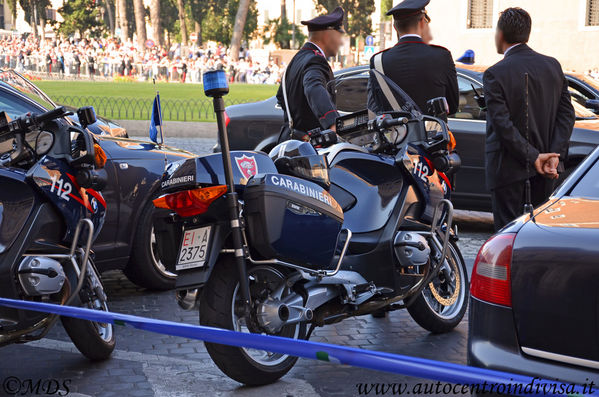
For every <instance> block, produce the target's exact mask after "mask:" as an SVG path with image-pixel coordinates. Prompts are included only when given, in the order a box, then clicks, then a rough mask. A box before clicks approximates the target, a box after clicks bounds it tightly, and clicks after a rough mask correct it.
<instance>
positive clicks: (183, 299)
mask: <svg viewBox="0 0 599 397" xmlns="http://www.w3.org/2000/svg"><path fill="white" fill-rule="evenodd" d="M175 296H176V298H177V303H178V304H179V307H180V308H181V309H183V310H195V309H197V308H198V307H199V306H200V291H199V289H197V288H194V289H184V290H181V291H177V292H176V293H175Z"/></svg>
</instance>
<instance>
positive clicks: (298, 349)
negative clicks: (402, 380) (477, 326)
mask: <svg viewBox="0 0 599 397" xmlns="http://www.w3.org/2000/svg"><path fill="white" fill-rule="evenodd" d="M0 305H2V306H6V307H11V308H15V309H23V310H33V311H38V312H45V313H53V314H58V315H61V316H67V317H74V318H79V319H82V320H89V321H96V322H103V323H110V324H115V325H123V326H130V327H133V328H137V329H141V330H145V331H151V332H156V333H160V334H164V335H172V336H179V337H183V338H189V339H196V340H201V341H205V342H212V343H219V344H223V345H230V346H237V347H245V348H253V349H259V350H266V351H270V352H274V353H280V354H289V355H291V356H297V357H303V358H308V359H313V360H321V361H328V362H333V363H339V364H345V365H351V366H354V367H361V368H367V369H374V370H378V371H384V372H391V373H395V374H401V375H408V376H413V377H416V378H423V379H429V380H436V381H440V382H447V383H454V384H461V385H481V384H483V382H486V384H487V385H490V384H497V385H498V384H503V385H506V387H507V386H508V385H511V386H512V389H511V390H515V391H516V392H514V393H512V392H510V393H509V394H513V395H525V396H526V395H531V394H530V393H528V391H527V389H526V388H524V389H522V390H523V392H522V393H518V391H520V390H519V389H513V387H515V386H517V385H522V386H526V385H530V384H533V385H534V388H533V389H532V390H533V392H536V393H535V394H541V393H542V395H546V396H564V395H599V391H598V390H597V389H593V390H592V391H589V390H586V391H583V388H582V386H576V388H575V389H574V390H570V389H568V390H565V389H564V387H566V386H568V385H564V384H562V383H559V382H556V381H550V380H544V379H539V378H532V377H529V376H524V375H516V374H510V373H507V372H501V371H494V370H489V369H484V368H476V367H469V366H466V365H460V364H454V363H448V362H443V361H435V360H429V359H424V358H418V357H409V356H403V355H399V354H391V353H384V352H378V351H370V350H363V349H356V348H352V347H346V346H338V345H331V344H328V343H320V342H311V341H306V340H297V339H290V338H283V337H279V336H271V335H260V334H249V333H241V332H236V331H230V330H225V329H220V328H212V327H205V326H201V325H191V324H181V323H176V322H172V321H164V320H154V319H149V318H144V317H138V316H132V315H128V314H119V313H110V312H103V311H98V310H92V309H86V308H80V307H73V306H60V305H54V304H50V303H41V302H31V301H22V300H14V299H6V298H0ZM587 389H588V387H587ZM539 390H540V393H539ZM564 391H567V392H568V394H566V393H565V392H564ZM583 392H584V394H583ZM504 394H508V392H507V389H506V391H505V393H504Z"/></svg>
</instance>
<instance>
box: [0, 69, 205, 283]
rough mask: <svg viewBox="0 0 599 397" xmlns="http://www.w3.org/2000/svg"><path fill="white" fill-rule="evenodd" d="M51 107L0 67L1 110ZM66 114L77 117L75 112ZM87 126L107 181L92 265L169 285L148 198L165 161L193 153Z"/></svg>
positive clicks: (103, 123)
mask: <svg viewBox="0 0 599 397" xmlns="http://www.w3.org/2000/svg"><path fill="white" fill-rule="evenodd" d="M54 107H56V105H55V104H54V102H52V100H51V99H50V98H49V97H48V96H46V95H45V94H44V93H43V92H42V91H40V90H39V89H38V88H37V87H35V86H34V85H33V84H32V83H30V82H29V81H28V80H27V79H25V78H24V77H22V76H20V75H19V74H18V73H15V72H13V71H0V111H5V112H6V113H7V114H8V115H9V116H10V117H11V118H15V117H18V116H20V115H22V114H24V113H27V112H33V113H41V112H44V111H46V110H47V109H52V108H54ZM71 119H72V120H71V121H73V119H74V121H76V117H74V116H71ZM88 129H89V130H90V131H92V132H93V133H94V136H95V139H96V141H97V142H98V143H99V145H100V146H101V147H102V149H104V151H105V152H106V154H107V156H108V160H107V162H106V166H105V170H106V172H107V174H108V185H107V187H106V188H105V189H104V190H103V191H102V194H103V195H104V198H105V199H106V202H107V204H108V208H107V213H106V219H105V223H104V226H103V228H102V230H101V232H100V235H99V236H98V238H97V240H96V243H95V245H94V247H93V250H94V254H95V262H96V265H97V266H98V268H99V270H100V271H106V270H112V269H123V270H124V271H125V274H126V275H127V276H128V278H129V279H130V280H131V281H133V282H135V283H136V284H138V285H140V286H142V287H146V288H152V289H170V288H172V287H173V286H174V281H175V279H174V277H175V275H174V274H172V273H170V272H168V271H167V270H166V269H165V267H164V266H163V265H162V263H161V262H160V261H159V260H158V259H157V256H156V255H155V238H154V232H153V227H152V212H153V211H154V206H153V204H152V201H151V199H152V198H154V197H153V196H154V195H155V192H156V191H157V190H158V188H159V184H160V178H161V177H162V173H163V171H164V167H165V163H166V162H172V161H178V160H181V159H183V158H189V157H195V155H194V154H192V153H190V152H186V151H183V150H179V149H174V148H170V147H166V146H159V145H156V144H154V143H152V142H147V141H141V140H133V139H127V138H119V137H118V136H126V131H124V130H122V131H121V130H120V127H119V126H118V125H116V124H114V123H112V122H110V121H108V120H105V119H99V120H98V121H97V122H96V123H94V124H92V125H90V126H89V127H88ZM115 135H116V136H115Z"/></svg>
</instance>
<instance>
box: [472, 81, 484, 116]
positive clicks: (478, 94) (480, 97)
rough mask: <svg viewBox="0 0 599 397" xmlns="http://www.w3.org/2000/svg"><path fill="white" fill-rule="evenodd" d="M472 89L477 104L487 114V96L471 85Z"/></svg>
mask: <svg viewBox="0 0 599 397" xmlns="http://www.w3.org/2000/svg"><path fill="white" fill-rule="evenodd" d="M470 86H471V87H472V91H474V100H475V101H476V104H477V105H478V107H479V108H480V110H482V111H484V112H486V111H487V101H485V95H484V94H483V93H482V92H479V91H478V90H477V89H476V87H475V86H474V84H470Z"/></svg>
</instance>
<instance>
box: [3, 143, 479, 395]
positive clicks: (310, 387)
mask: <svg viewBox="0 0 599 397" xmlns="http://www.w3.org/2000/svg"><path fill="white" fill-rule="evenodd" d="M171 140H172V142H169V143H170V144H171V145H173V146H180V147H184V148H187V149H191V150H193V151H197V152H201V151H204V150H206V148H207V147H208V148H209V147H211V146H212V144H211V143H210V142H208V141H209V140H206V141H200V140H197V139H193V140H181V142H177V141H178V139H177V138H171V139H170V140H169V141H171ZM189 141H191V142H189ZM184 144H185V145H184ZM460 216H461V217H462V218H463V219H465V221H464V225H465V226H462V227H461V230H462V232H461V239H460V242H459V245H460V248H461V250H462V252H463V254H464V257H465V259H466V262H467V264H468V268H469V272H471V269H472V264H473V261H474V257H475V256H476V253H477V251H478V248H479V247H480V245H481V244H482V243H483V242H484V240H485V239H486V238H488V236H489V235H490V232H489V231H477V232H469V231H468V225H469V222H471V221H472V219H474V220H475V223H477V225H479V224H480V223H481V222H482V223H485V222H487V223H488V215H485V214H478V215H477V214H472V213H464V214H461V215H460ZM469 219H470V220H469ZM485 219H486V220H485ZM476 230H480V228H478V227H477V228H476ZM103 279H104V282H105V286H106V290H107V293H108V295H109V297H110V308H111V310H112V311H114V312H119V313H127V314H134V315H139V316H146V317H151V318H156V319H164V320H172V321H179V322H184V323H190V324H197V323H198V313H197V312H186V311H183V310H182V309H180V308H179V307H178V306H177V304H176V302H175V299H174V296H173V292H152V291H147V290H144V289H141V288H138V287H136V286H135V285H133V284H131V283H130V282H129V281H128V280H127V279H126V278H125V277H124V276H123V274H122V273H121V272H120V271H113V272H107V273H105V274H104V275H103ZM467 329H468V324H467V317H465V318H464V320H463V321H462V323H461V324H460V325H459V326H458V327H457V328H456V329H455V330H454V331H453V332H450V333H447V334H444V335H432V334H430V333H428V332H427V331H425V330H423V329H422V328H420V327H419V326H418V325H417V324H416V323H415V322H414V321H413V320H412V319H411V318H410V316H409V314H408V313H407V312H405V311H396V312H392V313H389V315H388V316H387V317H386V318H382V319H377V318H373V317H371V316H362V317H359V318H353V319H348V320H346V321H343V322H341V323H338V324H335V325H329V326H326V327H324V328H320V329H318V330H316V331H315V333H314V335H313V337H312V340H314V341H322V342H328V343H335V344H341V345H347V346H355V347H360V348H364V349H372V350H379V351H386V352H391V353H397V354H404V355H408V356H418V357H424V358H430V359H435V360H441V361H450V362H455V363H462V364H465V362H466V343H467ZM116 333H117V349H116V351H115V353H114V354H113V357H112V358H111V359H110V360H108V361H105V362H99V363H92V362H89V361H87V360H86V359H85V358H84V357H83V356H81V355H80V354H79V353H78V352H77V351H76V349H75V348H74V346H73V345H72V344H71V342H70V341H69V339H68V337H67V336H66V333H65V332H64V330H63V328H62V326H60V325H58V326H56V327H55V328H54V329H53V330H52V331H51V332H50V334H49V335H48V337H47V338H45V339H43V340H41V341H37V342H33V343H29V344H26V345H12V346H7V347H3V348H2V349H1V350H0V357H1V358H2V359H1V360H0V381H1V382H4V380H5V379H7V378H8V377H11V376H14V377H17V378H19V379H21V380H27V379H31V380H33V381H34V382H36V381H37V380H44V379H57V380H59V381H60V382H61V383H63V382H68V383H67V387H68V389H69V394H68V395H70V396H79V397H85V396H94V397H95V396H99V397H100V396H101V397H110V396H118V397H121V396H156V397H163V396H164V397H175V396H233V395H234V396H244V397H245V396H248V397H249V396H259V397H268V396H283V397H303V396H357V395H359V393H358V386H357V385H358V384H359V383H364V384H372V383H384V384H390V383H393V384H398V383H403V382H405V383H408V384H409V385H410V387H412V386H414V385H416V384H417V383H422V382H426V381H425V380H421V379H416V378H411V377H406V376H400V375H393V374H388V373H383V372H375V371H370V370H364V369H360V368H353V367H349V366H341V365H334V364H329V363H323V362H318V361H312V360H306V359H300V360H299V361H298V363H297V365H296V366H295V368H294V369H293V370H291V372H290V373H289V374H288V375H287V376H285V377H284V378H283V379H282V380H280V381H279V382H277V383H275V384H273V385H269V386H265V387H260V388H248V387H242V386H240V385H239V384H238V383H236V382H234V381H232V380H230V379H228V378H227V377H225V376H224V375H223V374H222V373H221V372H220V371H219V370H218V368H216V366H215V365H214V364H213V363H212V361H211V360H210V358H209V356H208V353H207V352H206V350H205V348H204V346H203V344H202V343H201V342H198V341H192V340H189V339H185V338H178V337H171V336H165V335H160V334H154V333H149V332H144V331H140V330H136V329H131V328H125V327H118V328H117V329H116ZM62 390H63V392H64V391H66V388H65V387H64V386H63V387H62ZM3 393H5V392H4V390H2V387H1V386H0V395H3ZM371 395H374V392H372V393H371ZM388 395H392V394H391V393H389V394H388ZM428 395H430V394H428ZM449 395H451V394H449Z"/></svg>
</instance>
